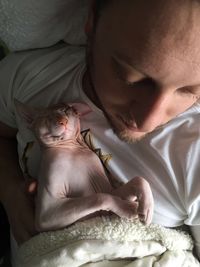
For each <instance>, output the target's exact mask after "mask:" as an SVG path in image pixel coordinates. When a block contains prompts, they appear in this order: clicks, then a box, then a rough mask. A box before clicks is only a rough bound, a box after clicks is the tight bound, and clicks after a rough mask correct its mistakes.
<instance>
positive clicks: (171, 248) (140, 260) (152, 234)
mask: <svg viewBox="0 0 200 267" xmlns="http://www.w3.org/2000/svg"><path fill="white" fill-rule="evenodd" d="M192 248H193V241H192V238H191V237H190V236H189V235H188V234H187V233H185V232H181V231H177V230H172V229H166V228H164V227H161V226H159V225H155V224H152V225H150V226H145V225H143V224H141V223H140V222H139V221H138V220H125V219H121V218H119V217H116V216H110V217H107V216H106V217H96V218H92V219H89V220H86V221H83V222H77V223H76V224H74V225H72V226H70V227H68V228H66V229H64V230H59V231H53V232H46V233H41V234H39V235H37V236H35V237H33V238H32V239H31V240H29V241H28V242H26V243H24V244H23V245H22V246H21V247H20V249H19V257H18V265H17V266H18V267H27V266H28V267H47V266H48V267H79V266H84V267H197V266H198V267H199V266H200V263H199V262H198V261H197V260H196V259H195V257H194V256H193V254H192Z"/></svg>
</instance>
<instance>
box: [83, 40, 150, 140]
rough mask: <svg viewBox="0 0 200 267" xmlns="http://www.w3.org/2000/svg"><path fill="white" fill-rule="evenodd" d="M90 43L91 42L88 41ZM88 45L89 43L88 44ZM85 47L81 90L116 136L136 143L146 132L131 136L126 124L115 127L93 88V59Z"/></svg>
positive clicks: (113, 121)
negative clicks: (83, 77) (85, 67)
mask: <svg viewBox="0 0 200 267" xmlns="http://www.w3.org/2000/svg"><path fill="white" fill-rule="evenodd" d="M90 44H91V43H90ZM89 47H90V45H89ZM89 47H88V48H87V50H86V65H87V74H86V75H87V82H85V86H83V90H84V92H85V93H86V95H87V96H88V97H89V98H90V100H91V101H92V102H93V103H94V104H95V105H96V106H97V107H98V108H100V109H101V110H102V112H103V113H104V116H105V118H106V119H107V121H108V123H109V125H110V126H111V128H112V130H113V132H114V133H115V134H116V135H117V137H118V138H119V139H120V140H122V141H124V142H126V143H128V144H133V143H136V142H138V141H140V140H141V139H143V138H144V137H146V136H147V134H148V133H144V134H141V135H140V136H137V137H136V136H133V135H134V133H130V130H128V129H127V128H126V126H125V125H124V127H122V126H121V127H120V128H121V129H120V128H119V127H117V123H115V120H114V119H112V117H111V116H110V115H109V114H108V112H107V111H106V109H105V108H104V105H103V103H102V102H101V100H100V98H99V96H98V94H97V92H96V90H95V86H94V81H93V75H92V72H93V71H92V69H94V61H93V55H92V52H91V49H90V48H89Z"/></svg>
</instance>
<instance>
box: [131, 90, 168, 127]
mask: <svg viewBox="0 0 200 267" xmlns="http://www.w3.org/2000/svg"><path fill="white" fill-rule="evenodd" d="M138 104H139V103H138ZM171 104H172V98H171V95H169V94H165V93H163V92H161V93H156V94H154V95H151V96H148V98H145V99H143V102H140V105H138V106H137V110H135V112H134V113H135V122H136V125H137V128H138V130H139V131H142V132H151V131H153V130H154V129H155V128H156V127H158V126H160V125H162V124H164V123H166V122H167V121H168V120H169V119H170V114H171Z"/></svg>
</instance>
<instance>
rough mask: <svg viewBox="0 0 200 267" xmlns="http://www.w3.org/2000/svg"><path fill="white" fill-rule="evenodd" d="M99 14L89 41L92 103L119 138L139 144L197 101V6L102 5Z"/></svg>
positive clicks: (182, 1) (189, 1) (140, 1)
mask: <svg viewBox="0 0 200 267" xmlns="http://www.w3.org/2000/svg"><path fill="white" fill-rule="evenodd" d="M103 2H104V1H103ZM103 2H102V3H103ZM101 8H102V6H101ZM101 11H102V12H101V13H100V16H99V17H98V20H97V24H96V25H95V26H96V28H95V31H93V32H92V31H91V32H90V33H93V34H91V35H90V36H92V38H91V39H89V41H91V43H90V45H89V49H90V53H89V55H90V56H89V57H88V58H89V60H88V62H89V64H88V66H90V70H91V72H90V76H91V79H90V80H92V82H93V88H95V94H94V95H93V101H94V102H96V103H100V104H99V106H100V107H101V108H102V109H104V111H105V113H106V115H107V117H108V118H109V121H110V122H111V124H112V125H113V128H114V129H115V130H116V132H118V134H119V136H128V138H129V137H130V138H131V140H132V138H133V139H138V138H140V137H143V136H144V135H145V134H146V133H149V132H151V131H152V130H154V129H155V128H156V127H158V126H159V125H162V124H164V123H166V122H168V121H169V120H170V119H172V118H173V117H175V116H177V115H178V114H180V113H182V112H183V111H185V110H186V109H188V108H189V107H191V106H192V105H193V104H194V103H195V102H196V101H197V100H198V99H199V98H200V4H199V2H198V1H197V0H196V1H195V0H176V1H174V0H149V1H146V0H113V1H109V0H107V2H105V5H103V9H102V10H101ZM91 25H92V24H91ZM93 91H94V90H93ZM87 92H88V91H87ZM89 93H90V92H89ZM91 98H92V97H91ZM95 98H96V101H95Z"/></svg>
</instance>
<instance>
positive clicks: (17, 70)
mask: <svg viewBox="0 0 200 267" xmlns="http://www.w3.org/2000/svg"><path fill="white" fill-rule="evenodd" d="M84 71H85V49H84V47H72V46H67V45H59V46H55V47H52V48H49V49H40V50H36V51H29V52H21V53H16V54H11V55H9V56H8V57H7V58H5V59H4V60H3V61H1V62H0V88H1V89H0V90H1V97H0V121H2V122H4V123H6V124H7V125H9V126H11V127H14V128H18V129H19V132H18V135H17V138H18V152H19V158H20V164H21V167H22V168H23V169H25V170H26V171H28V172H29V174H30V175H32V176H33V177H37V170H38V166H39V162H40V152H39V147H38V145H37V143H36V142H35V139H34V137H33V135H32V133H31V132H30V131H29V130H28V129H27V128H26V126H25V124H24V123H23V121H22V120H21V119H20V118H19V117H18V115H17V114H16V112H15V108H14V106H13V99H14V98H17V99H18V100H20V101H22V102H25V103H27V104H29V105H31V106H34V107H40V106H48V105H51V104H53V103H58V102H64V101H66V102H78V101H81V102H83V101H84V102H86V103H88V104H89V105H90V107H91V109H92V112H91V113H89V114H88V115H86V116H84V117H83V118H82V119H81V128H82V131H83V135H84V137H85V140H86V142H87V143H88V145H90V147H91V148H93V149H96V151H97V152H98V154H99V155H100V157H101V159H102V161H103V162H104V164H105V167H106V168H107V169H108V170H109V171H110V172H111V173H112V174H113V175H114V176H115V177H116V178H117V179H118V180H119V181H123V182H126V181H128V180H129V179H131V178H133V177H135V176H143V177H144V178H146V179H147V180H148V181H149V183H150V185H151V188H152V191H153V195H154V200H155V210H154V217H153V222H154V223H158V224H161V225H164V226H167V227H175V226H180V225H182V224H187V225H189V226H191V228H192V231H193V233H195V236H194V237H195V239H196V241H197V243H198V242H200V185H199V184H200V105H199V104H196V105H194V106H193V107H192V108H190V109H189V110H188V111H186V112H185V113H183V114H181V115H179V116H178V117H177V118H175V119H173V120H172V121H171V122H169V123H168V124H166V125H165V126H163V127H161V128H160V129H159V130H156V131H155V132H153V133H151V134H149V135H148V136H147V137H145V138H144V139H143V140H141V141H139V142H137V143H135V144H127V143H125V142H122V141H120V140H119V139H118V137H117V136H116V135H115V134H114V133H113V131H112V129H111V128H110V126H109V124H108V122H107V120H106V119H105V117H104V115H103V113H102V112H101V110H99V109H98V108H97V107H96V106H95V105H94V104H93V103H91V101H90V100H89V99H88V98H87V96H86V95H85V94H84V92H83V90H82V77H83V74H84ZM32 142H34V143H33V145H31V144H32ZM27 148H28V149H27ZM25 151H26V152H25ZM25 157H26V158H27V159H26V163H25V161H24V158H25ZM25 165H26V166H25ZM197 243H196V245H197V246H198V245H199V244H197ZM199 251H200V245H199Z"/></svg>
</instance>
